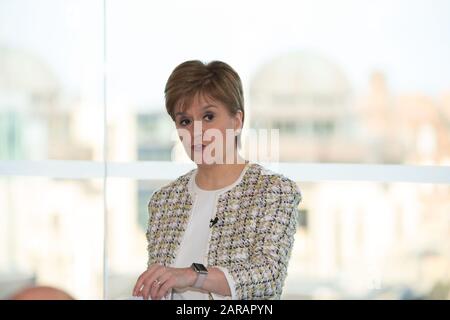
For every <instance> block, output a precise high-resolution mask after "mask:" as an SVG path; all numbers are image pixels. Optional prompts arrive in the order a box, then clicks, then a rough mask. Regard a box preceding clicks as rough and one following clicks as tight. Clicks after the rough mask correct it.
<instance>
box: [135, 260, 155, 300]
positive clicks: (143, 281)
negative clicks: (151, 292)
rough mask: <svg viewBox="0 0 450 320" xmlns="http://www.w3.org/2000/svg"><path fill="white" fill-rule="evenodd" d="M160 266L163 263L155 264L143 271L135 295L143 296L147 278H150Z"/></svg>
mask: <svg viewBox="0 0 450 320" xmlns="http://www.w3.org/2000/svg"><path fill="white" fill-rule="evenodd" d="M159 268H161V265H159V264H154V265H152V266H151V267H150V268H149V269H148V270H147V271H146V272H144V273H143V276H142V277H139V279H138V283H137V284H136V292H135V296H142V297H143V289H144V288H145V285H146V283H147V279H149V278H150V277H151V276H152V275H153V274H154V273H155V272H156V271H157V270H158V269H159Z"/></svg>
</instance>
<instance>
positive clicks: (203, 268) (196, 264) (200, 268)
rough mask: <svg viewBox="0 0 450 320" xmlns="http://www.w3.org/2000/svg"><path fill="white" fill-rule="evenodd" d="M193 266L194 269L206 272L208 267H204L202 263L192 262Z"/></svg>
mask: <svg viewBox="0 0 450 320" xmlns="http://www.w3.org/2000/svg"><path fill="white" fill-rule="evenodd" d="M192 265H193V266H194V268H195V271H197V272H200V273H207V272H208V269H206V268H205V266H204V265H202V264H201V263H193V264H192Z"/></svg>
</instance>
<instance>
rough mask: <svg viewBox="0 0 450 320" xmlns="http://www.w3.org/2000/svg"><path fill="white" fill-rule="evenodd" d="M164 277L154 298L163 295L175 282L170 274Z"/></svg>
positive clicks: (157, 298) (160, 297) (159, 297)
mask: <svg viewBox="0 0 450 320" xmlns="http://www.w3.org/2000/svg"><path fill="white" fill-rule="evenodd" d="M167 274H168V273H167ZM165 277H166V279H164V280H162V281H161V282H162V285H161V286H160V287H159V290H158V292H157V294H156V300H160V299H162V297H164V296H165V295H166V294H167V292H168V291H169V290H170V289H171V288H173V286H174V284H175V278H174V277H173V276H172V275H171V274H169V275H168V276H165Z"/></svg>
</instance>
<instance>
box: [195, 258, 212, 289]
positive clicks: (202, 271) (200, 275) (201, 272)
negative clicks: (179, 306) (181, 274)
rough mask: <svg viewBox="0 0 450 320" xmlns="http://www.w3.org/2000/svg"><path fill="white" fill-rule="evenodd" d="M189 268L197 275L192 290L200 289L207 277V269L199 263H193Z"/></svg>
mask: <svg viewBox="0 0 450 320" xmlns="http://www.w3.org/2000/svg"><path fill="white" fill-rule="evenodd" d="M191 268H192V269H193V270H194V271H195V272H196V273H197V279H196V280H195V283H194V288H201V287H202V286H203V282H205V280H206V277H207V276H208V269H206V267H205V266H204V265H202V264H201V263H195V262H194V263H193V264H192V265H191Z"/></svg>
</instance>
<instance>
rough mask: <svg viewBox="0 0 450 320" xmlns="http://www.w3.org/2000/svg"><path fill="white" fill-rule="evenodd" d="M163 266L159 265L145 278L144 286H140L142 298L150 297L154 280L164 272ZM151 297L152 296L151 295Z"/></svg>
mask: <svg viewBox="0 0 450 320" xmlns="http://www.w3.org/2000/svg"><path fill="white" fill-rule="evenodd" d="M164 269H165V267H162V266H159V267H158V268H157V269H155V270H154V271H153V272H152V273H151V274H149V275H148V276H147V278H146V280H145V282H144V283H145V284H144V287H143V288H142V291H141V295H142V296H143V297H144V300H148V298H149V297H150V291H151V290H152V287H153V284H154V282H155V280H156V279H157V278H158V277H159V276H160V275H161V274H162V273H163V272H164ZM152 298H153V297H152Z"/></svg>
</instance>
